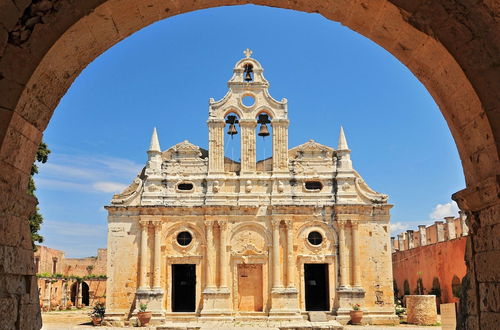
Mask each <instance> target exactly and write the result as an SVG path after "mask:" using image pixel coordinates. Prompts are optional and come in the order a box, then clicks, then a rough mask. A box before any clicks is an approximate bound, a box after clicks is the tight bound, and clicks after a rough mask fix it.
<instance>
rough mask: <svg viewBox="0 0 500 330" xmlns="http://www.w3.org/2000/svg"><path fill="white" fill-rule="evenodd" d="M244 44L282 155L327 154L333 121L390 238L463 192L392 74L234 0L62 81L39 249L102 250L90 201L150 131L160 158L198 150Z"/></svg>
mask: <svg viewBox="0 0 500 330" xmlns="http://www.w3.org/2000/svg"><path fill="white" fill-rule="evenodd" d="M247 47H248V48H250V49H252V51H253V56H252V57H254V58H256V59H257V60H259V61H260V62H261V64H262V65H263V67H264V70H265V71H264V74H265V77H266V78H267V79H268V80H269V82H270V84H271V87H270V93H271V95H272V96H273V97H274V98H275V99H278V100H280V99H281V98H283V97H286V98H287V99H288V109H289V117H290V129H289V147H294V146H296V145H298V144H301V143H304V142H306V141H307V140H309V139H315V140H316V141H318V142H320V143H323V144H326V145H330V146H333V147H336V144H337V138H338V132H339V128H340V126H341V125H342V126H343V127H344V129H345V132H346V135H347V141H348V143H349V147H350V149H351V150H352V159H353V165H354V167H355V168H356V169H357V170H358V172H359V173H360V174H361V175H362V176H363V177H364V179H365V181H366V182H367V183H368V184H369V185H370V186H371V187H372V188H373V189H375V190H377V191H380V192H383V193H386V194H389V196H390V202H391V203H393V204H394V208H393V209H392V222H393V232H394V233H397V232H398V231H400V230H403V229H411V228H414V227H416V226H417V225H418V224H429V223H431V222H432V221H433V220H434V218H439V217H442V216H447V215H449V214H450V213H453V212H456V206H455V205H453V204H451V203H450V202H451V199H450V196H451V194H452V193H454V192H456V191H458V190H460V189H463V187H464V186H465V183H464V177H463V172H462V167H461V164H460V160H459V157H458V153H457V149H456V146H455V144H454V141H453V138H452V137H451V134H450V131H449V129H448V127H447V125H446V122H445V121H444V118H443V116H442V115H441V113H440V112H439V109H438V107H437V105H436V104H435V102H434V100H433V99H432V97H431V96H430V95H429V93H428V91H427V90H426V89H425V88H424V86H423V85H422V84H421V83H420V82H419V81H418V80H417V79H416V78H415V77H414V76H413V74H412V73H411V72H410V71H409V70H408V69H407V68H406V67H405V66H403V65H402V64H401V63H400V62H399V61H398V60H397V59H396V58H394V57H393V56H392V55H391V54H390V53H388V52H387V51H385V50H384V49H383V48H381V47H379V46H378V45H377V44H375V43H373V42H372V41H370V40H368V39H366V38H365V37H363V36H361V35H359V34H357V33H355V32H353V31H351V30H349V29H348V28H346V27H344V26H342V25H340V24H339V23H336V22H332V21H329V20H327V19H325V18H324V17H322V16H320V15H318V14H306V13H299V12H295V11H289V10H281V9H275V8H265V7H258V6H253V5H246V6H237V7H222V8H215V9H208V10H202V11H196V12H192V13H188V14H184V15H180V16H175V17H172V18H169V19H167V20H164V21H161V22H158V23H155V24H153V25H151V26H149V27H146V28H144V29H143V30H141V31H139V32H137V33H135V34H134V35H132V36H130V37H129V38H127V39H125V40H124V41H122V42H120V43H118V44H117V45H115V46H114V47H112V48H111V49H109V50H108V51H106V52H105V53H104V54H102V55H101V56H100V57H98V58H97V59H96V60H95V61H94V62H92V63H91V64H90V65H89V66H88V67H87V68H86V69H85V70H84V71H83V72H82V74H81V75H80V76H79V77H78V78H77V79H76V81H75V82H74V83H73V85H72V86H71V88H70V89H69V90H68V92H67V94H66V95H65V96H64V97H63V99H62V100H61V102H60V104H59V106H58V107H57V109H56V111H55V113H54V116H53V118H52V120H51V122H50V125H49V127H48V128H47V130H46V131H45V136H44V139H45V141H46V142H47V143H48V144H49V147H50V149H51V150H52V154H51V155H50V158H49V162H48V163H47V164H45V165H43V166H41V168H40V174H39V175H38V176H37V177H36V182H37V185H38V190H37V195H38V197H39V200H40V208H41V212H42V214H43V215H44V217H45V223H44V225H43V226H42V234H43V235H44V236H45V238H46V241H45V243H44V244H45V245H48V246H51V247H53V248H57V249H63V250H65V251H66V252H67V255H68V256H70V257H82V256H90V255H94V254H95V253H96V249H97V248H99V247H105V246H106V230H107V229H106V228H107V227H106V211H105V210H104V209H103V205H107V204H108V203H109V200H110V199H111V196H112V194H113V193H114V192H116V191H119V190H121V189H122V188H123V187H124V186H126V185H128V184H129V183H130V182H131V181H132V180H133V177H134V176H135V174H136V173H137V172H138V171H139V170H140V169H141V168H142V166H143V165H144V163H145V161H146V158H147V155H146V149H147V147H148V145H149V139H150V136H151V132H152V128H153V127H154V126H156V127H157V129H158V134H159V138H160V144H161V147H162V149H164V150H165V149H167V148H168V147H170V146H172V145H174V144H176V143H178V142H181V141H183V140H185V139H188V140H189V141H191V142H192V143H194V144H197V145H199V146H201V147H204V148H206V147H207V142H208V139H207V135H208V134H207V127H206V119H207V115H208V100H209V98H210V97H213V98H215V99H220V98H222V97H223V96H224V95H225V93H226V91H227V84H226V83H227V81H228V80H229V78H230V77H231V74H232V68H233V65H234V64H235V63H236V62H237V61H238V60H239V59H240V58H242V57H243V56H244V55H243V53H242V52H243V50H244V49H246V48H247ZM267 150H269V149H267ZM267 153H269V151H267ZM259 158H261V157H260V156H259Z"/></svg>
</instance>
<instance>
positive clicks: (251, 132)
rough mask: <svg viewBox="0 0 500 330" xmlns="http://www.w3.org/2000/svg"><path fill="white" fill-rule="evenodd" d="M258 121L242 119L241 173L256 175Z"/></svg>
mask: <svg viewBox="0 0 500 330" xmlns="http://www.w3.org/2000/svg"><path fill="white" fill-rule="evenodd" d="M256 126H257V121H256V120H255V119H241V120H240V127H241V173H243V174H248V173H255V169H256V164H257V161H256V158H255V157H256V156H255V150H256V148H255V127H256Z"/></svg>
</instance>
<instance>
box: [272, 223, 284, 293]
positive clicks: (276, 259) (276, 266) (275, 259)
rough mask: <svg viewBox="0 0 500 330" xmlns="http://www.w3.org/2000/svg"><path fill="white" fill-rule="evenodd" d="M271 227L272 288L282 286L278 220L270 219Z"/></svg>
mask: <svg viewBox="0 0 500 330" xmlns="http://www.w3.org/2000/svg"><path fill="white" fill-rule="evenodd" d="M271 225H272V227H273V256H272V263H273V264H272V265H273V266H272V269H273V288H282V287H283V284H282V283H281V272H280V270H281V262H280V220H272V221H271Z"/></svg>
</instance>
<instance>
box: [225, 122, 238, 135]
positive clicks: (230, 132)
mask: <svg viewBox="0 0 500 330" xmlns="http://www.w3.org/2000/svg"><path fill="white" fill-rule="evenodd" d="M227 134H228V135H231V136H233V135H235V134H238V131H237V130H236V126H234V124H230V125H229V129H228V130H227Z"/></svg>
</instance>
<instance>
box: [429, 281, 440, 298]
mask: <svg viewBox="0 0 500 330" xmlns="http://www.w3.org/2000/svg"><path fill="white" fill-rule="evenodd" d="M429 294H433V295H435V296H436V298H440V297H441V284H440V283H439V278H437V277H434V278H433V279H432V289H431V291H429Z"/></svg>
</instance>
